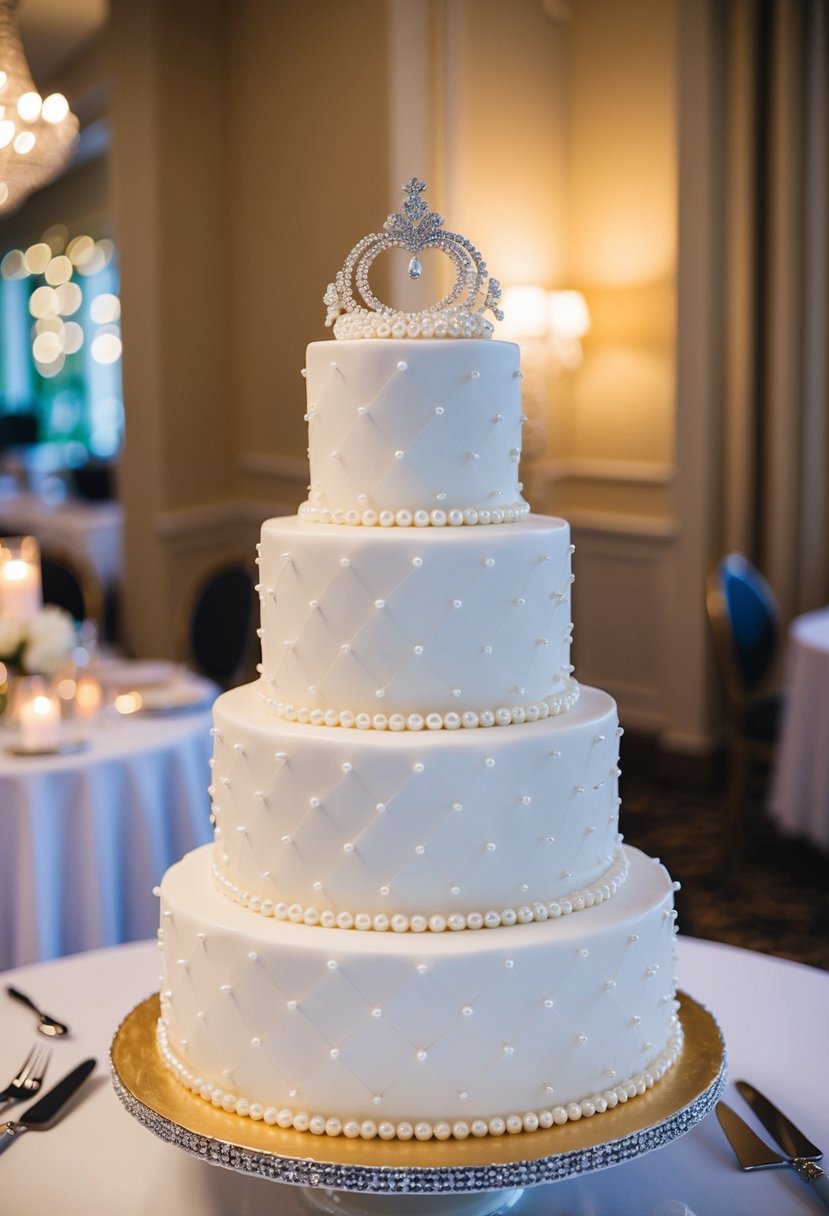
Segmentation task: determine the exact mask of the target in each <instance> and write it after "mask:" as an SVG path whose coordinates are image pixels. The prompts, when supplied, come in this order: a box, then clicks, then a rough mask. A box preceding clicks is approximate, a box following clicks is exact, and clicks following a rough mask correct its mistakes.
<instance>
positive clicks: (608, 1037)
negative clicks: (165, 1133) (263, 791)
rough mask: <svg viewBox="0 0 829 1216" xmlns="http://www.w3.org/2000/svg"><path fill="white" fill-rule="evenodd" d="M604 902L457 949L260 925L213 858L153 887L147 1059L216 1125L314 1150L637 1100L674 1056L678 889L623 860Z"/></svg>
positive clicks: (187, 862) (501, 1125)
mask: <svg viewBox="0 0 829 1216" xmlns="http://www.w3.org/2000/svg"><path fill="white" fill-rule="evenodd" d="M626 852H627V854H628V859H629V863H630V873H629V878H628V881H627V882H626V884H625V885H624V887H623V888H622V890H621V891H620V893H619V894H618V895H617V896H616V898H614V899H612V900H610V901H609V902H606V903H602V904H599V905H597V906H595V907H593V908H590V909H586V910H585V911H584V913H582V914H581V915H579V916H573V917H563V918H561V919H557V920H547V921H541V922H535V923H532V924H526V925H515V926H509V927H506V926H502V927H499V928H497V929H493V930H486V929H484V930H478V931H475V930H470V929H466V930H464V931H462V932H459V933H451V932H446V933H443V934H435V933H432V934H415V933H411V932H409V933H404V934H395V933H391V932H389V933H366V934H362V933H354V932H351V933H347V932H345V931H343V930H341V929H325V928H321V927H319V926H308V925H302V924H291V923H286V922H283V921H278V920H272V919H263V918H262V917H259V916H256V915H254V914H253V913H251V912H250V911H248V910H246V909H245V908H243V907H240V906H239V905H237V904H235V903H232V902H231V901H230V900H228V899H227V898H226V897H225V896H224V895H222V894H221V893H220V892H219V891H217V889H216V887H215V886H214V882H213V879H212V876H211V868H210V847H209V846H205V847H204V848H201V849H197V850H196V851H195V852H193V853H190V854H188V855H187V856H186V857H185V858H184V859H183V860H182V861H181V862H179V863H178V864H177V865H175V866H173V867H172V869H170V870H169V871H168V872H167V874H166V875H165V877H164V880H163V883H162V886H161V926H162V927H161V931H160V935H159V936H160V947H161V952H162V958H163V975H162V978H161V1019H160V1021H159V1027H158V1037H159V1048H160V1050H161V1051H162V1053H163V1055H164V1058H165V1061H166V1062H167V1064H168V1066H169V1067H170V1068H171V1069H173V1071H174V1072H175V1074H176V1075H177V1076H178V1078H179V1080H180V1081H181V1082H182V1083H183V1084H185V1085H187V1086H188V1087H189V1088H190V1089H192V1090H193V1091H194V1092H196V1093H200V1094H201V1096H202V1097H204V1098H205V1099H206V1100H208V1101H210V1102H212V1103H213V1104H214V1105H217V1106H221V1107H223V1108H224V1109H225V1110H228V1111H235V1112H236V1113H238V1114H239V1115H244V1116H249V1117H250V1118H253V1119H264V1120H265V1121H266V1122H270V1123H278V1124H279V1125H281V1126H283V1127H293V1128H295V1129H296V1130H300V1131H303V1130H308V1131H311V1132H312V1133H317V1134H328V1135H340V1134H343V1135H346V1136H354V1137H357V1136H363V1137H365V1138H372V1137H374V1136H380V1137H382V1138H386V1139H391V1138H393V1137H395V1136H397V1137H401V1138H410V1137H412V1136H416V1137H418V1138H420V1139H428V1138H430V1137H431V1136H436V1137H438V1138H448V1137H449V1136H456V1137H464V1136H467V1135H470V1134H471V1135H478V1136H479V1135H486V1134H494V1135H498V1134H502V1133H504V1132H517V1131H522V1130H523V1131H533V1130H535V1129H536V1128H538V1127H550V1126H551V1125H552V1124H553V1123H563V1122H566V1121H567V1120H568V1119H575V1118H581V1117H583V1116H590V1115H593V1114H596V1113H601V1112H602V1111H603V1110H605V1109H607V1108H609V1107H612V1106H615V1105H616V1104H617V1103H618V1102H620V1101H627V1100H628V1098H631V1097H634V1096H635V1095H636V1094H637V1093H643V1092H644V1091H645V1089H646V1088H650V1087H651V1086H652V1085H653V1084H654V1082H655V1081H657V1080H659V1078H660V1077H661V1076H662V1075H663V1074H664V1072H665V1070H666V1069H667V1068H668V1067H670V1065H671V1064H672V1063H673V1062H674V1061H675V1059H676V1058H677V1056H678V1054H679V1052H680V1050H681V1030H680V1027H679V1023H678V1020H677V1017H676V1008H677V1006H676V1000H675V980H674V978H673V942H674V935H675V929H674V919H675V913H674V909H673V889H674V888H673V884H672V882H671V879H670V877H669V876H668V874H667V872H666V870H665V869H664V868H663V867H662V866H661V865H660V864H659V863H658V862H655V861H652V860H651V859H649V858H647V857H645V856H644V855H643V854H642V853H640V852H638V851H637V850H635V849H626Z"/></svg>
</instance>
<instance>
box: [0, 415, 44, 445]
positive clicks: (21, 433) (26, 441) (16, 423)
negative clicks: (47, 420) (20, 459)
mask: <svg viewBox="0 0 829 1216" xmlns="http://www.w3.org/2000/svg"><path fill="white" fill-rule="evenodd" d="M39 439H40V420H39V419H38V417H37V415H36V414H0V451H2V450H4V449H5V448H29V447H33V446H34V444H36V443H37V442H38V440H39Z"/></svg>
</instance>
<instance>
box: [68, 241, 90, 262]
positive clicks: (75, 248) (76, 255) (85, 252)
mask: <svg viewBox="0 0 829 1216" xmlns="http://www.w3.org/2000/svg"><path fill="white" fill-rule="evenodd" d="M94 248H95V242H94V241H93V239H92V237H91V236H76V237H73V238H72V240H71V241H70V242H69V244H68V245H67V246H66V256H67V257H68V258H69V259H70V260H71V261H72V262H73V263H74V264H75V265H76V266H78V265H80V263H81V262H82V261H83V259H84V258H85V257H88V256H89V254H90V253H91V252H92V250H93V249H94Z"/></svg>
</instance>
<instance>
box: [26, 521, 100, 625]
mask: <svg viewBox="0 0 829 1216" xmlns="http://www.w3.org/2000/svg"><path fill="white" fill-rule="evenodd" d="M40 576H41V580H42V583H43V602H44V604H57V606H58V607H59V608H64V609H65V610H66V611H67V612H68V613H69V614H70V615H71V616H72V618H73V620H76V621H78V623H81V622H82V621H93V622H94V624H95V626H96V628H97V631H98V636H99V637H101V636H102V635H103V630H104V592H103V588H102V587H101V584H100V582H99V580H98V577H97V575H96V574H95V571H94V570H93V569H92V567H91V566H90V565H89V563H88V562H86V561H84V560H83V558H81V557H78V556H77V554H75V553H69V552H68V551H67V550H66V549H61V548H59V547H58V546H55V545H49V544H44V543H43V542H41V544H40Z"/></svg>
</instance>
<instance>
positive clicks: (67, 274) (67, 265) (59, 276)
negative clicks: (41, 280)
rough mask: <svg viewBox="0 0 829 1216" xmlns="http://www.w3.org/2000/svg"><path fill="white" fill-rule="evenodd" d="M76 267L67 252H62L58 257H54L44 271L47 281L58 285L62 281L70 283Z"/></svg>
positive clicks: (55, 285) (54, 285) (53, 285)
mask: <svg viewBox="0 0 829 1216" xmlns="http://www.w3.org/2000/svg"><path fill="white" fill-rule="evenodd" d="M73 269H74V267H73V266H72V263H71V262H70V261H69V258H68V257H66V255H65V254H60V255H59V256H58V257H56V258H52V260H51V262H50V263H49V265H48V266H47V267H46V270H45V271H44V276H45V278H46V282H47V283H51V285H52V287H58V286H59V285H60V284H61V283H68V282H69V280H70V279H71V278H72V271H73Z"/></svg>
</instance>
